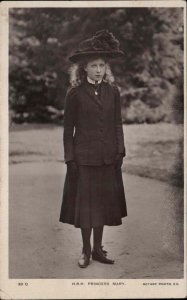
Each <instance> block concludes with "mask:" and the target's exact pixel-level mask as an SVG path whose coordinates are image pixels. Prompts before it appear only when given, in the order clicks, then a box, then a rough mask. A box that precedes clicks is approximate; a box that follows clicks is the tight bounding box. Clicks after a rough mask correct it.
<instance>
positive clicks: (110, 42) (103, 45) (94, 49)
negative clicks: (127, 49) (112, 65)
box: [69, 30, 124, 63]
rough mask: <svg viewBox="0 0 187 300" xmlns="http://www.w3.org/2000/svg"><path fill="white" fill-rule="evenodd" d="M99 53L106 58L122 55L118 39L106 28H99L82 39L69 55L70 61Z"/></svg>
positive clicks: (76, 60)
mask: <svg viewBox="0 0 187 300" xmlns="http://www.w3.org/2000/svg"><path fill="white" fill-rule="evenodd" d="M95 55H99V56H100V55H101V56H104V57H108V58H116V57H120V56H123V55H124V52H123V51H122V50H120V49H119V41H118V40H117V39H116V38H115V37H114V35H113V34H112V33H111V32H109V31H108V30H100V31H97V32H96V33H95V35H94V36H93V37H92V38H90V39H86V40H84V41H82V42H81V43H80V45H79V48H78V50H76V51H75V52H74V54H73V55H71V56H70V57H69V60H70V61H71V62H74V63H76V62H78V61H80V60H82V59H83V58H85V57H92V56H95Z"/></svg>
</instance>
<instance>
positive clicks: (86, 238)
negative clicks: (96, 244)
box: [81, 228, 92, 256]
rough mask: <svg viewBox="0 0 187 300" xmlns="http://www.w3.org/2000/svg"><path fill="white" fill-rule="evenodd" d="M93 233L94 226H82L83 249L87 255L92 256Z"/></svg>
mask: <svg viewBox="0 0 187 300" xmlns="http://www.w3.org/2000/svg"><path fill="white" fill-rule="evenodd" d="M91 233H92V228H81V234H82V242H83V251H84V253H85V254H86V255H87V256H90V253H91V245H90V236H91Z"/></svg>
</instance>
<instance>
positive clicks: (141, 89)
mask: <svg viewBox="0 0 187 300" xmlns="http://www.w3.org/2000/svg"><path fill="white" fill-rule="evenodd" d="M9 29H10V31H9V51H10V53H9V57H10V61H9V68H10V69H9V76H10V78H9V82H10V85H9V87H10V90H9V96H10V97H9V99H10V119H11V120H12V121H13V122H17V123H22V122H45V123H46V122H47V123H48V122H53V123H62V122H63V107H64V97H65V93H66V89H67V87H68V79H69V77H68V69H69V67H70V63H69V61H68V56H69V54H70V53H71V52H73V51H74V50H75V49H76V48H77V45H78V44H79V42H80V41H81V40H83V39H85V38H89V37H90V36H92V35H93V34H94V32H95V31H97V30H101V29H108V30H110V31H112V32H113V34H114V35H115V36H116V37H117V38H118V39H119V40H120V43H121V48H122V49H123V50H124V51H125V54H126V55H125V60H123V61H120V63H119V62H118V63H116V62H115V61H113V62H112V69H113V73H114V74H115V77H116V82H117V84H118V85H119V86H120V89H121V99H122V117H123V121H124V123H156V122H177V123H183V8H119V7H118V8H12V9H10V28H9Z"/></svg>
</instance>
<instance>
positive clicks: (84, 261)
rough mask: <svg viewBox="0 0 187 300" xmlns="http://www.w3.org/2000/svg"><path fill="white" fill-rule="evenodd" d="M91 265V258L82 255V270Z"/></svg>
mask: <svg viewBox="0 0 187 300" xmlns="http://www.w3.org/2000/svg"><path fill="white" fill-rule="evenodd" d="M89 263H90V257H89V256H87V255H86V254H85V253H84V252H83V253H82V254H81V256H80V258H79V261H78V265H79V267H80V268H86V267H87V266H88V265H89Z"/></svg>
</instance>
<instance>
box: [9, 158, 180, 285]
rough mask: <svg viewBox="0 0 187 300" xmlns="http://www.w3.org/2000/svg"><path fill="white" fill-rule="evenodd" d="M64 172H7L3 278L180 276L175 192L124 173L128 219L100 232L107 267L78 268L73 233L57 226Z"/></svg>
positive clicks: (37, 166) (33, 166)
mask: <svg viewBox="0 0 187 300" xmlns="http://www.w3.org/2000/svg"><path fill="white" fill-rule="evenodd" d="M65 168H66V167H65V165H64V164H63V163H57V162H50V163H47V162H45V163H39V162H36V163H19V164H13V165H11V166H10V199H9V205H10V212H9V217H10V227H9V230H10V244H9V245H10V252H9V255H10V268H9V269H10V274H9V275H10V278H36V279H37V278H59V279H60V278H116V279H117V278H121V279H123V278H124V279H125V278H126V279H134V278H136V279H143V278H154V279H157V278H182V277H183V261H182V241H181V240H180V236H181V232H182V227H183V225H182V222H180V220H179V219H177V218H178V208H176V207H175V205H174V204H175V203H177V200H181V199H182V197H183V191H182V189H180V188H174V187H172V186H170V185H169V184H166V183H163V182H160V181H157V180H152V179H147V178H142V177H138V176H134V175H128V174H125V173H123V179H124V185H125V191H126V198H127V209H128V217H127V218H124V219H123V224H122V225H121V226H117V227H107V226H106V227H105V230H104V240H103V244H104V247H105V249H106V250H108V251H109V255H110V257H113V258H114V259H115V264H114V265H103V264H101V263H99V262H95V261H93V262H92V263H91V265H90V266H89V267H88V268H86V269H80V268H79V267H78V266H77V260H78V257H79V255H80V251H81V237H80V230H79V229H77V228H74V227H73V226H71V225H68V224H62V223H60V222H59V221H58V219H59V213H60V207H61V197H62V192H63V183H64V176H65V171H66V169H65ZM180 202H181V201H180ZM176 220H177V221H176Z"/></svg>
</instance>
